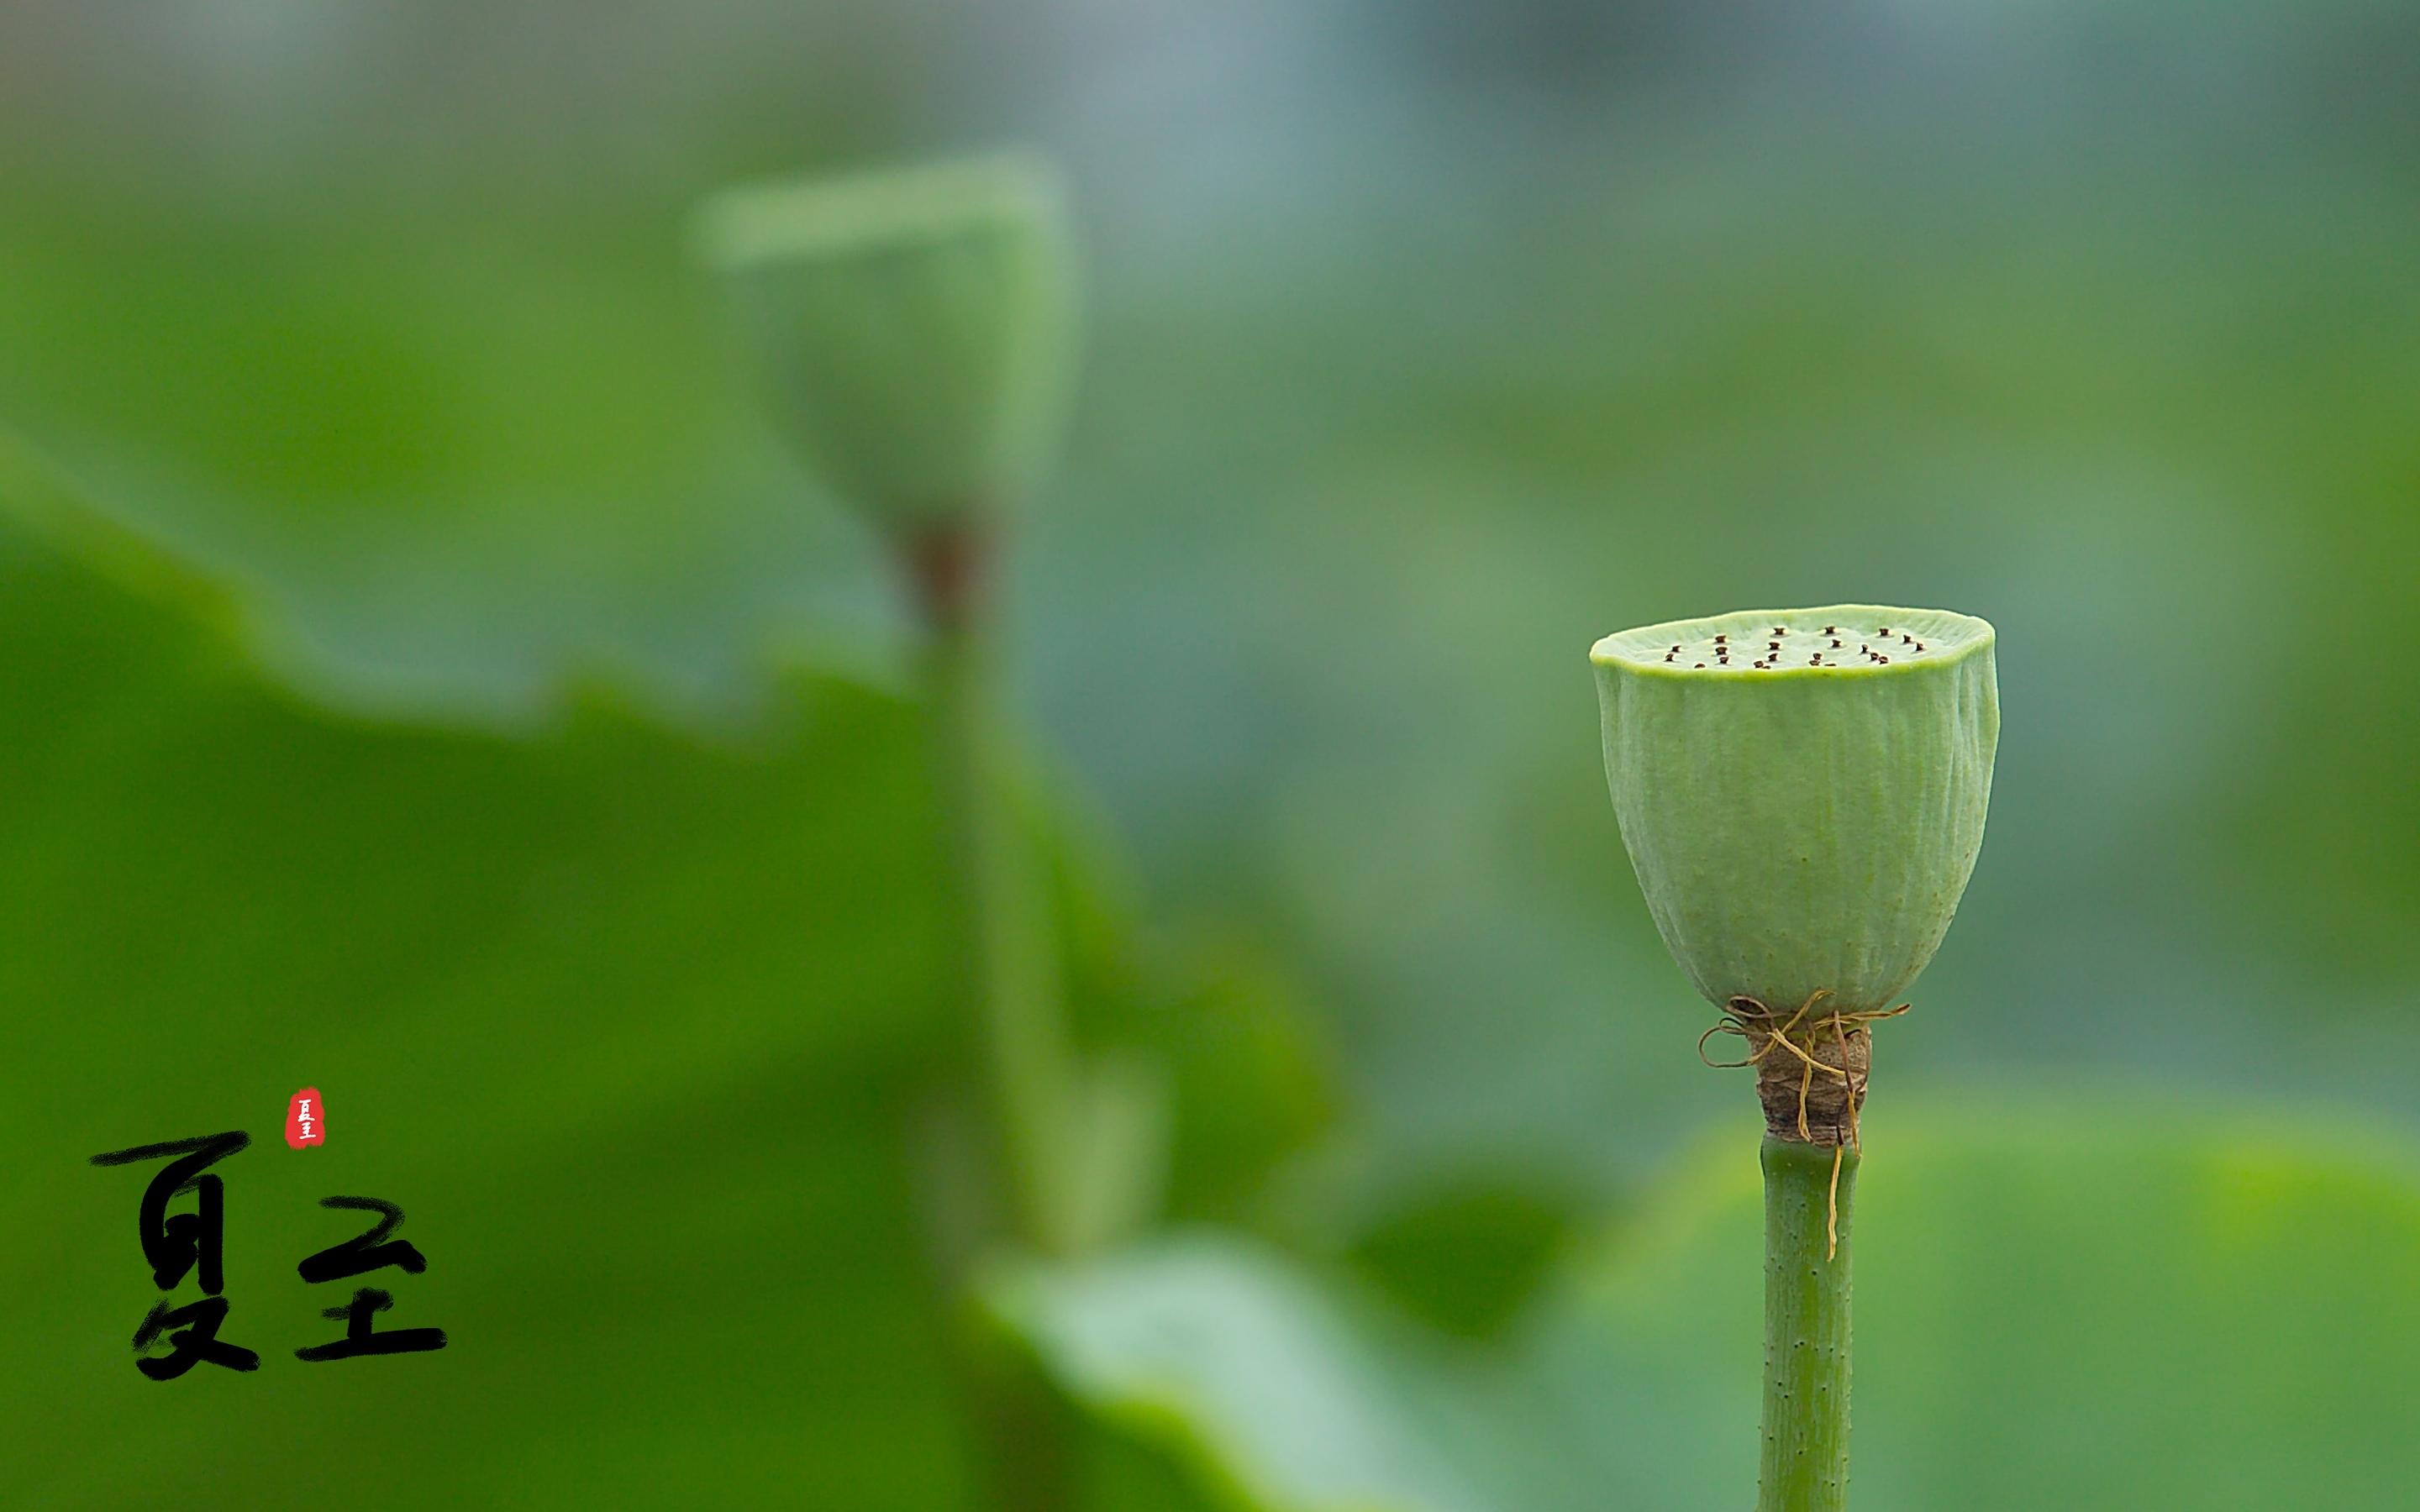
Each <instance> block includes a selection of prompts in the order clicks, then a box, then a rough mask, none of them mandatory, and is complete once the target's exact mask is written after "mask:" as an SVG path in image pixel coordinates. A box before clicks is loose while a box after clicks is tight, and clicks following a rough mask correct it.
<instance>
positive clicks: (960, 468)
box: [696, 153, 1076, 532]
mask: <svg viewBox="0 0 2420 1512" xmlns="http://www.w3.org/2000/svg"><path fill="white" fill-rule="evenodd" d="M696 241H697V245H698V247H699V249H700V252H701V254H702V255H703V256H704V258H705V260H706V262H707V264H708V265H709V266H710V267H712V268H713V269H715V270H717V271H718V272H719V273H721V275H722V277H723V279H724V281H725V282H726V283H727V284H728V285H730V287H731V289H732V292H733V295H734V297H735V299H736V301H737V304H738V307H739V312H740V316H741V320H742V323H743V326H744V328H745V331H746V333H747V336H748V339H749V341H750V343H751V345H752V347H754V349H755V351H756V353H757V355H758V357H759V358H760V360H761V361H762V363H763V365H764V368H765V371H766V375H767V377H768V386H769V388H770V391H771V394H772V401H773V405H774V409H775V414H776V418H777V420H778V421H779V423H780V424H781V425H782V427H783V430H784V431H785V432H786V433H787V434H788V435H789V437H790V439H791V440H792V441H793V442H795V443H796V444H797V445H798V446H799V449H800V451H801V452H802V453H803V455H804V456H805V458H806V460H807V462H808V464H809V466H810V467H811V468H813V469H814V471H815V472H816V473H817V474H818V475H819V476H820V477H821V478H822V479H823V480H824V482H825V483H826V484H828V485H829V486H830V487H831V488H832V489H833V490H834V491H835V492H836V493H838V494H839V495H841V496H842V497H843V498H844V499H845V500H846V501H848V502H850V503H851V504H853V505H855V506H857V507H858V508H860V509H861V510H863V511H864V512H866V513H867V514H868V515H869V516H870V517H872V518H873V519H874V520H875V521H876V523H877V524H879V525H881V526H883V527H884V528H886V529H890V530H895V531H909V532H913V531H916V530H918V529H921V528H923V527H926V526H930V525H934V524H939V523H948V522H954V521H958V520H962V519H964V518H966V517H969V516H970V515H974V514H979V513H983V512H987V511H992V510H997V509H1001V508H1004V507H1007V506H1009V505H1012V504H1015V503H1016V502H1017V501H1021V500H1022V499H1023V498H1024V497H1025V496H1026V495H1027V494H1029V493H1030V492H1032V489H1033V488H1034V486H1036V485H1037V484H1038V483H1039V481H1040V479H1041V476H1042V474H1043V473H1044V471H1046V470H1047V468H1048V466H1049V464H1050V461H1051V457H1052V454H1053V452H1054V450H1055V448H1056V446H1057V444H1058V440H1059V433H1060V429H1061V424H1062V421H1063V415H1064V412H1065V409H1066V400H1067V391H1068V388H1069V381H1070V378H1071V377H1072V369H1073V365H1074V362H1073V359H1074V334H1073V327H1074V312H1075V302H1076V301H1075V273H1074V256H1073V251H1072V237H1071V236H1070V233H1069V229H1068V224H1067V213H1066V193H1065V191H1064V188H1063V183H1062V181H1061V178H1060V176H1059V174H1058V172H1057V170H1056V169H1055V168H1054V167H1053V166H1052V165H1051V164H1050V163H1049V162H1047V161H1045V160H1043V159H1041V158H1038V157H1034V156H1032V155H1029V154H1024V153H1007V154H1001V155H998V156H993V157H984V158H973V159H963V160H956V161H952V162H939V163H933V164H927V165H923V166H919V167H911V168H902V169H892V170H886V171H877V172H868V173H861V174H855V175H851V176H848V177H841V178H833V179H826V180H819V181H810V182H798V183H788V184H779V185H770V186H764V187H757V188H742V189H735V190H729V191H725V192H724V193H721V194H718V195H716V196H715V197H714V198H712V199H711V200H709V201H708V202H707V203H706V206H705V207H704V208H703V209H702V211H701V212H700V215H699V218H698V223H697V231H696Z"/></svg>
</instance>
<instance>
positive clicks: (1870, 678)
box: [1590, 604, 2000, 1059]
mask: <svg viewBox="0 0 2420 1512" xmlns="http://www.w3.org/2000/svg"><path fill="white" fill-rule="evenodd" d="M1992 642H1993V635H1992V627H1991V625H1988V624H1986V623H1984V622H1983V621H1981V620H1978V619H1974V618H1971V617H1969V616H1967V615H1963V614H1951V613H1947V612H1945V611H1942V610H1938V609H1877V608H1874V607H1872V606H1869V605H1863V604H1843V605H1838V606H1836V607H1834V608H1831V609H1788V610H1782V611H1778V612H1776V611H1762V610H1761V611H1757V612H1750V613H1738V614H1726V615H1722V616H1719V617H1717V618H1714V619H1706V620H1678V621H1674V622H1672V623H1670V624H1668V625H1649V626H1647V627H1645V628H1643V629H1637V630H1625V631H1623V632H1621V634H1619V635H1611V636H1607V637H1606V638H1605V639H1604V640H1600V641H1598V642H1597V643H1596V645H1595V647H1594V649H1593V650H1592V652H1591V653H1590V660H1591V661H1592V662H1593V663H1594V664H1595V667H1596V675H1597V692H1598V698H1599V703H1600V706H1601V708H1602V712H1603V715H1604V723H1605V764H1606V779H1607V781H1608V782H1609V784H1610V785H1611V787H1612V790H1613V807H1614V813H1615V816H1616V817H1617V818H1618V819H1619V820H1620V821H1621V839H1622V843H1623V844H1624V845H1625V846H1627V847H1628V848H1629V851H1630V859H1631V864H1632V866H1633V867H1634V868H1636V869H1637V873H1638V885H1639V887H1640V889H1641V890H1642V891H1643V892H1644V893H1645V894H1646V896H1647V907H1648V911H1649V912H1650V913H1651V914H1652V915H1653V916H1654V918H1655V927H1656V929H1657V930H1658V931H1659V932H1661V933H1662V934H1663V936H1664V943H1665V945H1666V946H1667V947H1668V948H1669V949H1670V950H1671V952H1672V955H1673V958H1674V959H1675V960H1676V961H1678V962H1679V963H1680V964H1681V969H1682V970H1683V971H1684V972H1686V973H1687V974H1688V976H1689V980H1691V981H1692V982H1694V983H1695V984H1696V986H1697V989H1698V991H1699V992H1700V993H1702V994H1703V995H1705V996H1706V998H1707V1000H1708V1001H1710V1002H1713V1003H1714V1004H1716V1005H1718V1006H1721V1005H1726V1004H1729V1003H1730V1001H1731V1000H1732V999H1734V998H1739V997H1748V998H1753V999H1755V1000H1756V1001H1757V1002H1758V1003H1761V1004H1765V1005H1770V1006H1772V1007H1773V1008H1775V1009H1776V1010H1778V1011H1780V1012H1782V1013H1784V1014H1786V1013H1788V1012H1790V1011H1794V1010H1795V1009H1797V1008H1798V1007H1799V1006H1800V1005H1801V1004H1804V1003H1806V1002H1807V1001H1808V1000H1809V999H1810V998H1813V997H1814V996H1815V995H1816V994H1818V993H1824V994H1828V996H1827V997H1825V998H1823V999H1822V1000H1821V1001H1822V1006H1821V1008H1820V1010H1819V1012H1825V1013H1828V1012H1832V1011H1840V1012H1846V1013H1854V1012H1872V1011H1879V1010H1881V1009H1883V1008H1884V1007H1885V1006H1886V1005H1887V1004H1888V1003H1889V1001H1890V1000H1891V999H1892V998H1893V997H1895V996H1897V995H1899V994H1900V992H1901V991H1903V990H1904V989H1905V988H1906V986H1907V984H1908V983H1909V982H1910V981H1911V980H1914V979H1915V977H1916V973H1917V972H1919V971H1921V970H1922V969H1923V968H1924V966H1925V964H1926V963H1927V962H1929V961H1931V959H1932V953H1933V951H1934V950H1935V949H1938V948H1939V946H1940V944H1941V938H1942V935H1943V934H1944V933H1946V932H1947V930H1948V928H1949V920H1950V916H1951V915H1952V914H1954V913H1955V912H1956V911H1957V908H1958V900H1959V897H1960V896H1961V895H1962V893H1963V892H1964V891H1965V890H1966V879H1967V877H1968V876H1969V875H1970V874H1971V873H1972V872H1974V869H1975V856H1976V853H1977V852H1978V850H1980V849H1981V847H1982V843H1983V815H1984V811H1985V809H1986V807H1987V806H1988V804H1989V802H1990V799H1991V793H1992V757H1993V749H1994V748H1995V747H1996V746H1997V745H1998V742H1999V733H2000V708H1999V690H1998V680H1997V675H1996V672H1995V671H1994V669H1993V657H1992ZM1777 1058H1778V1057H1776V1059H1777Z"/></svg>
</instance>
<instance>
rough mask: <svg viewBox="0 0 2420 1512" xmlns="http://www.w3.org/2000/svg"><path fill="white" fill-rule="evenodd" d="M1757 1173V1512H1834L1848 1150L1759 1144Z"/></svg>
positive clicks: (1843, 1482) (1845, 1447) (1840, 1427)
mask: <svg viewBox="0 0 2420 1512" xmlns="http://www.w3.org/2000/svg"><path fill="white" fill-rule="evenodd" d="M1763 1165H1764V1426H1763V1431H1764V1451H1763V1455H1762V1458H1761V1461H1760V1470H1759V1475H1758V1482H1757V1484H1758V1488H1759V1489H1758V1495H1757V1512H1841V1509H1842V1508H1843V1507H1845V1506H1847V1505H1848V1500H1849V1215H1850V1211H1851V1200H1850V1199H1851V1197H1852V1196H1853V1195H1854V1192H1855V1190H1856V1183H1857V1151H1856V1149H1855V1148H1854V1146H1832V1147H1829V1148H1827V1147H1825V1146H1823V1145H1814V1144H1805V1143H1802V1142H1800V1141H1798V1140H1794V1139H1781V1138H1776V1137H1774V1136H1772V1135H1767V1136H1766V1138H1765V1141H1764V1151H1763ZM1836 1174H1837V1176H1838V1219H1837V1224H1836V1222H1835V1220H1834V1206H1833V1202H1834V1185H1833V1181H1834V1178H1835V1176H1836ZM1836 1233H1837V1236H1838V1243H1837V1245H1836V1244H1835V1243H1834V1236H1835V1234H1836Z"/></svg>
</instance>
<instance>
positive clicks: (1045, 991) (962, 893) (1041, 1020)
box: [903, 523, 1087, 1256]
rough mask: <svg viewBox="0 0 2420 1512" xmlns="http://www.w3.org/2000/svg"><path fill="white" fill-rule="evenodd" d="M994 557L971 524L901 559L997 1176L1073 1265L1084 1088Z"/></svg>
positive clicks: (1020, 1213)
mask: <svg viewBox="0 0 2420 1512" xmlns="http://www.w3.org/2000/svg"><path fill="white" fill-rule="evenodd" d="M992 551H993V542H992V536H991V534H990V533H989V532H987V531H985V530H984V529H983V528H982V527H981V526H978V525H972V524H963V523H962V524H954V525H947V526H937V527H933V528H931V529H929V530H926V531H924V532H919V533H918V534H917V535H915V536H914V537H912V538H911V539H909V540H908V541H907V544H906V545H905V546H904V548H903V555H904V556H905V557H906V559H907V565H908V568H909V571H910V573H911V575H912V580H913V582H914V584H915V588H916V594H917V601H918V604H919V606H920V608H921V609H922V610H923V618H924V622H925V625H926V628H927V631H928V634H929V640H928V642H927V646H926V650H925V679H926V682H925V687H926V689H927V694H928V699H929V703H930V707H931V717H932V726H933V754H934V772H935V789H936V794H937V796H938V797H939V801H940V803H941V805H942V824H943V834H944V844H945V846H946V854H947V858H948V863H949V865H948V873H949V877H950V885H951V887H953V888H954V893H955V897H954V900H953V902H954V910H953V911H954V915H955V924H956V927H957V932H958V936H959V939H960V941H961V951H962V954H961V957H960V960H961V969H962V971H963V973H964V980H965V982H966V987H967V1003H968V1007H969V1009H970V1028H971V1029H972V1031H973V1033H974V1035H975V1038H976V1040H977V1042H978V1043H980V1045H981V1046H982V1052H983V1063H984V1070H985V1080H986V1082H987V1084H988V1085H987V1087H986V1088H985V1091H986V1094H987V1096H988V1100H989V1102H990V1104H991V1110H992V1113H993V1116H994V1118H995V1119H997V1125H996V1126H997V1129H998V1132H999V1135H1000V1139H999V1144H1000V1156H999V1162H998V1164H999V1166H1000V1178H1001V1184H1002V1185H1003V1187H1004V1188H1005V1194H1006V1198H1007V1205H1008V1208H1009V1211H1010V1215H1011V1223H1012V1227H1013V1228H1014V1230H1015V1232H1016V1236H1017V1237H1018V1238H1019V1239H1020V1240H1022V1241H1023V1242H1025V1243H1027V1244H1029V1245H1031V1246H1032V1247H1034V1248H1036V1249H1039V1250H1041V1251H1043V1252H1045V1253H1047V1254H1050V1255H1056V1256H1065V1255H1071V1254H1073V1253H1075V1252H1077V1251H1078V1249H1080V1248H1081V1247H1083V1244H1084V1242H1085V1240H1086V1238H1087V1236H1086V1234H1085V1233H1084V1232H1083V1230H1084V1227H1085V1225H1084V1224H1083V1222H1082V1219H1081V1217H1080V1214H1079V1206H1080V1199H1079V1196H1078V1191H1077V1188H1076V1148H1075V1139H1074V1134H1075V1129H1074V1119H1073V1115H1074V1113H1075V1112H1076V1110H1077V1108H1078V1106H1079V1097H1078V1087H1079V1079H1080V1076H1079V1072H1078V1065H1077V1060H1076V1056H1075V1052H1074V1050H1073V1048H1072V1046H1071V1044H1070V1041H1069V1036H1068V1027H1067V1022H1066V1006H1065V995H1064V991H1063V984H1062V982H1061V980H1060V970H1059V960H1058V955H1057V951H1056V947H1055V942H1056V937H1057V932H1056V929H1055V927H1054V925H1053V922H1052V919H1051V912H1050V903H1049V897H1048V891H1047V887H1046V885H1045V881H1044V878H1043V877H1042V875H1041V872H1040V869H1039V867H1038V866H1037V865H1036V860H1035V857H1034V856H1033V854H1032V848H1031V847H1030V845H1028V844H1027V843H1026V837H1025V835H1024V833H1023V826H1021V825H1019V824H1018V822H1017V818H1016V806H1015V803H1014V801H1013V798H1012V791H1013V789H1012V778H1011V773H1010V770H1009V763H1008V760H1007V735H1006V732H1005V727H1004V722H1003V720H1002V718H1001V713H1000V709H999V702H1000V696H999V689H998V687H997V684H998V678H999V667H1000V663H1001V647H1000V639H1001V637H1000V632H999V626H998V623H997V620H996V617H995V615H994V613H993V611H992V609H991V594H990V592H989V579H990V578H991V575H992V560H991V559H992Z"/></svg>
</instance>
